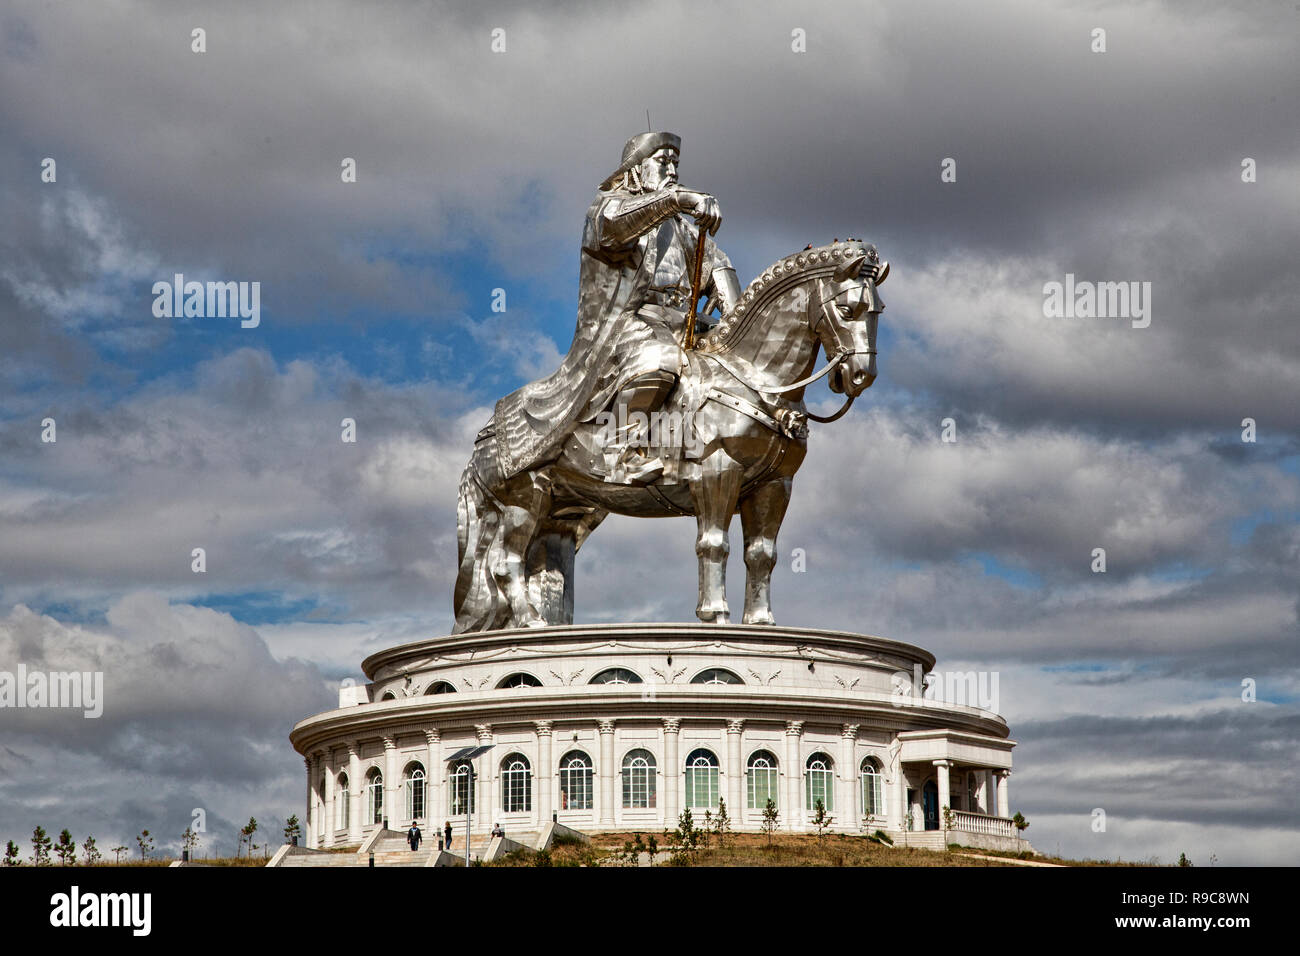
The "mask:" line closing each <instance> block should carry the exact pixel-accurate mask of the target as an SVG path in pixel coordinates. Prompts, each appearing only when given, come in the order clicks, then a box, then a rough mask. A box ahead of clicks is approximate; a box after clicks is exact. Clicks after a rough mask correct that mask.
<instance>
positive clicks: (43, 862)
mask: <svg viewBox="0 0 1300 956" xmlns="http://www.w3.org/2000/svg"><path fill="white" fill-rule="evenodd" d="M52 842H53V841H51V840H50V838H49V835H48V834H46V832H45V828H44V827H39V826H38V827H37V828H36V829H35V830H33V831H32V862H33V863H34V864H36V865H37V866H49V865H50V844H51V843H52Z"/></svg>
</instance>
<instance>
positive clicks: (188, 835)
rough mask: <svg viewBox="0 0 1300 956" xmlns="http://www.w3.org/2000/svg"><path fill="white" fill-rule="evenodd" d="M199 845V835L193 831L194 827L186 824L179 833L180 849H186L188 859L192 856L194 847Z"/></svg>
mask: <svg viewBox="0 0 1300 956" xmlns="http://www.w3.org/2000/svg"><path fill="white" fill-rule="evenodd" d="M198 845H199V835H198V834H197V833H195V832H194V827H192V826H188V827H186V828H185V832H184V833H182V834H181V849H182V850H188V851H189V854H190V859H193V858H194V848H195V847H197V846H198Z"/></svg>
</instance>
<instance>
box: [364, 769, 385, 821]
mask: <svg viewBox="0 0 1300 956" xmlns="http://www.w3.org/2000/svg"><path fill="white" fill-rule="evenodd" d="M366 820H367V822H369V823H383V822H384V775H383V774H382V773H380V772H379V768H377V767H376V768H375V769H373V770H371V771H370V773H368V774H367V775H366Z"/></svg>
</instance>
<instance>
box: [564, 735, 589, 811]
mask: <svg viewBox="0 0 1300 956" xmlns="http://www.w3.org/2000/svg"><path fill="white" fill-rule="evenodd" d="M592 789H593V788H592V767H591V758H590V757H588V756H587V755H586V754H585V753H583V752H582V751H581V750H573V751H570V752H569V753H567V754H565V755H564V758H563V759H562V760H561V761H560V809H561V810H590V809H591V797H592Z"/></svg>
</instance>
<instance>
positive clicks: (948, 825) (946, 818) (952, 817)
mask: <svg viewBox="0 0 1300 956" xmlns="http://www.w3.org/2000/svg"><path fill="white" fill-rule="evenodd" d="M956 823H957V814H955V813H953V812H952V807H950V806H948V805H947V804H945V805H944V808H943V828H944V830H951V829H952V828H953V827H954V826H955V825H956Z"/></svg>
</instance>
